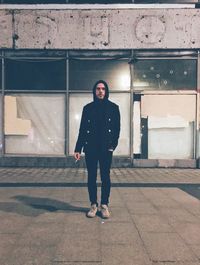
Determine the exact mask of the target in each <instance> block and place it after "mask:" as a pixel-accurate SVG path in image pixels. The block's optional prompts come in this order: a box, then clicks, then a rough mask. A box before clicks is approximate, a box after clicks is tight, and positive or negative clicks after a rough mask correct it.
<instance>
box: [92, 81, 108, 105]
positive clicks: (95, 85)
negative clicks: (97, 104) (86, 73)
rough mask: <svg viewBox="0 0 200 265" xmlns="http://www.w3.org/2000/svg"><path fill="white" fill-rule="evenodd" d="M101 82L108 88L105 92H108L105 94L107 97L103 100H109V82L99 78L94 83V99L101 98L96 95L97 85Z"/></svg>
mask: <svg viewBox="0 0 200 265" xmlns="http://www.w3.org/2000/svg"><path fill="white" fill-rule="evenodd" d="M99 83H103V84H104V86H105V90H106V91H105V92H106V94H105V97H104V99H103V101H106V100H108V98H109V88H108V84H107V83H106V82H105V81H104V80H99V81H97V82H96V83H95V84H94V86H93V100H94V101H96V100H99V99H98V98H97V97H96V87H97V85H98V84H99Z"/></svg>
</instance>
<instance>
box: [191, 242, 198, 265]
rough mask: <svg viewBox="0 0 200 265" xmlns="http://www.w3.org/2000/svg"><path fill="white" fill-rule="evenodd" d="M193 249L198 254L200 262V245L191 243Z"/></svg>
mask: <svg viewBox="0 0 200 265" xmlns="http://www.w3.org/2000/svg"><path fill="white" fill-rule="evenodd" d="M190 247H191V249H192V251H193V252H194V253H195V254H196V256H197V257H198V259H199V263H200V245H193V244H192V245H190Z"/></svg>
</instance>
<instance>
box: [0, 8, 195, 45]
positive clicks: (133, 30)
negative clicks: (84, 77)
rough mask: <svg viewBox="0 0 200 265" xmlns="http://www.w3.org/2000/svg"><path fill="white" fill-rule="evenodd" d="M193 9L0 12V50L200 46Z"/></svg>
mask: <svg viewBox="0 0 200 265" xmlns="http://www.w3.org/2000/svg"><path fill="white" fill-rule="evenodd" d="M199 33H200V10H198V9H130V10H128V9H118V10H117V9H116V10H111V9H110V10H109V9H104V10H53V9H52V10H0V48H16V49H32V48H33V49H44V48H46V49H80V48H81V49H130V48H133V49H157V48H158V49H160V48H165V49H172V48H174V49H193V48H200V34H199Z"/></svg>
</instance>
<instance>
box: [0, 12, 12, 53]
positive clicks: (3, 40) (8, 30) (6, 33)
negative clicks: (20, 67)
mask: <svg viewBox="0 0 200 265" xmlns="http://www.w3.org/2000/svg"><path fill="white" fill-rule="evenodd" d="M12 37H13V27H12V13H11V12H9V11H4V10H0V48H12V46H13V39H12Z"/></svg>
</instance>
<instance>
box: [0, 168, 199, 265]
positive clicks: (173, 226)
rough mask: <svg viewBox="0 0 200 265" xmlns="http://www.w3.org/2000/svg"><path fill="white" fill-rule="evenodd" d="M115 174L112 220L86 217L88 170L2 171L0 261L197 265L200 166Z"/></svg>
mask: <svg viewBox="0 0 200 265" xmlns="http://www.w3.org/2000/svg"><path fill="white" fill-rule="evenodd" d="M111 178H112V190H111V199H110V210H111V218H110V219H108V220H102V219H101V218H100V216H97V217H96V218H94V219H88V218H86V216H85V213H86V211H87V209H88V206H89V203H88V194H87V187H86V181H87V177H86V170H85V169H76V168H66V169H63V168H61V169H58V168H57V169H52V168H51V169H47V168H0V265H60V264H62V265H100V264H101V265H118V264H120V265H169V264H173V265H197V264H198V265H200V169H152V168H151V169H148V168H146V169H134V168H127V169H125V168H120V169H119V168H116V169H115V168H114V169H112V170H111ZM98 192H99V194H100V188H99V189H98Z"/></svg>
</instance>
